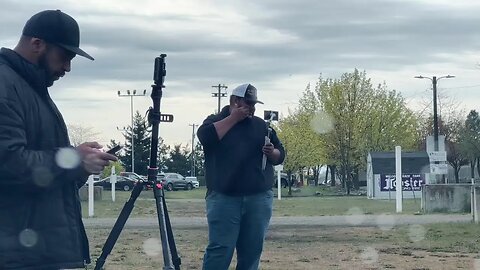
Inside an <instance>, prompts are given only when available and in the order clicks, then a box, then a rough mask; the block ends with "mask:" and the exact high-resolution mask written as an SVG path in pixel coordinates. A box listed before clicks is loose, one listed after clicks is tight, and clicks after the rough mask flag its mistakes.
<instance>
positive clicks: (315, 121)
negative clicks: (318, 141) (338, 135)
mask: <svg viewBox="0 0 480 270" xmlns="http://www.w3.org/2000/svg"><path fill="white" fill-rule="evenodd" d="M310 127H311V128H312V129H313V131H315V132H316V133H319V134H324V133H328V132H330V131H332V130H333V119H332V117H331V116H330V115H329V114H328V113H326V112H323V111H320V112H317V113H315V114H314V115H313V117H312V120H311V121H310Z"/></svg>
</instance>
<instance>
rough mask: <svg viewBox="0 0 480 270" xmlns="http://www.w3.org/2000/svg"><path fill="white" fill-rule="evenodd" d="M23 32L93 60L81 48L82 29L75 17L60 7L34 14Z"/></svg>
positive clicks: (25, 34)
mask: <svg viewBox="0 0 480 270" xmlns="http://www.w3.org/2000/svg"><path fill="white" fill-rule="evenodd" d="M22 34H23V35H24V36H29V37H36V38H39V39H43V40H45V41H46V42H49V43H52V44H55V45H58V46H60V47H62V48H64V49H66V50H67V51H70V52H73V53H75V54H78V55H80V56H83V57H85V58H88V59H90V60H93V57H91V56H90V55H89V54H88V53H86V52H85V51H83V50H82V49H80V48H79V45H80V29H79V27H78V24H77V22H76V21H75V19H73V18H72V17H71V16H70V15H68V14H65V13H63V12H62V11H60V10H58V9H57V10H44V11H41V12H39V13H37V14H35V15H33V16H32V17H31V18H30V19H29V20H28V21H27V23H26V24H25V27H24V28H23V31H22Z"/></svg>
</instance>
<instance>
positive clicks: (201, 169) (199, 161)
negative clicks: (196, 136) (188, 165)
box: [189, 141, 205, 176]
mask: <svg viewBox="0 0 480 270" xmlns="http://www.w3.org/2000/svg"><path fill="white" fill-rule="evenodd" d="M194 150H195V154H194V158H195V175H200V176H204V175H205V154H204V152H203V147H202V144H201V143H200V142H198V141H197V144H196V145H195V149H194ZM191 157H192V155H191V154H190V156H189V162H191V160H190V159H191Z"/></svg>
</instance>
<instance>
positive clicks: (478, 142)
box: [459, 110, 480, 178]
mask: <svg viewBox="0 0 480 270" xmlns="http://www.w3.org/2000/svg"><path fill="white" fill-rule="evenodd" d="M459 144H460V151H461V153H462V154H463V156H464V157H466V158H467V159H468V160H469V161H470V173H471V177H472V178H474V176H475V173H474V172H475V163H477V164H476V165H477V170H479V174H480V166H478V165H479V164H478V163H479V162H480V158H479V155H480V117H479V114H478V112H477V111H476V110H471V111H470V113H469V114H468V115H467V118H466V120H465V123H464V126H463V128H462V130H461V132H460V138H459Z"/></svg>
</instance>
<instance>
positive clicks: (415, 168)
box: [369, 152, 430, 174]
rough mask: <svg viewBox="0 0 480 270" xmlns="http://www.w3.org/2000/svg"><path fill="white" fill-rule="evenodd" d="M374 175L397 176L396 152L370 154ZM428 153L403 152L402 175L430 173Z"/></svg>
mask: <svg viewBox="0 0 480 270" xmlns="http://www.w3.org/2000/svg"><path fill="white" fill-rule="evenodd" d="M369 155H370V157H371V158H372V169H373V174H395V152H370V153H369ZM429 172H430V159H429V158H428V154H427V152H402V173H429Z"/></svg>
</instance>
